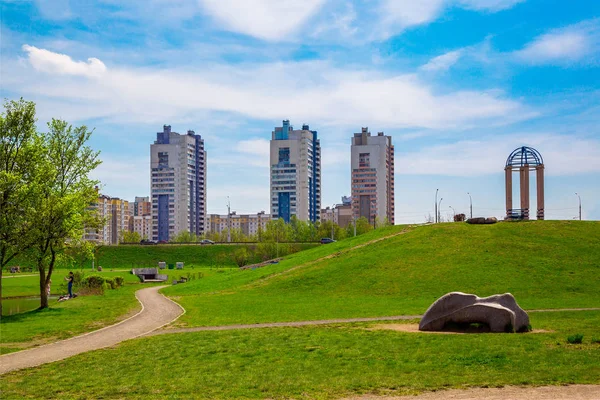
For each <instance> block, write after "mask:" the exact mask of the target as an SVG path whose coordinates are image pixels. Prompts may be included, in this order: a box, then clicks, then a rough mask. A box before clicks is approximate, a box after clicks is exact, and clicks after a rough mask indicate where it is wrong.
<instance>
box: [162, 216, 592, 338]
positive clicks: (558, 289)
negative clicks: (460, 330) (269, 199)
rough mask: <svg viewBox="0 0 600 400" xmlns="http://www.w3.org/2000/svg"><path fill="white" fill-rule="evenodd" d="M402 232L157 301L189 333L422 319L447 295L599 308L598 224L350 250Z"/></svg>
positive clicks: (494, 230)
mask: <svg viewBox="0 0 600 400" xmlns="http://www.w3.org/2000/svg"><path fill="white" fill-rule="evenodd" d="M402 229H405V228H403V227H392V228H388V230H387V231H376V232H372V233H371V234H370V236H369V235H364V237H358V238H353V239H351V240H344V241H340V242H338V243H334V244H332V245H327V246H321V247H319V248H316V249H312V250H307V251H304V252H301V253H297V254H294V255H291V256H289V257H287V258H286V260H284V261H283V262H282V263H280V264H278V265H272V266H268V267H264V268H261V269H256V270H253V271H232V272H229V273H227V274H221V275H215V276H214V277H212V278H210V279H206V280H203V281H196V282H192V283H190V284H189V285H182V286H175V287H169V288H166V289H164V290H163V292H164V293H165V294H167V295H169V296H173V297H174V298H175V299H176V300H177V301H178V302H179V303H180V304H181V305H182V306H183V307H184V308H185V309H186V314H185V315H184V316H182V317H181V318H180V320H179V321H178V323H179V324H187V325H189V326H206V325H224V324H237V323H257V322H278V321H296V320H307V319H329V318H351V317H374V316H389V315H413V314H422V313H423V312H424V311H425V310H426V309H427V307H428V306H429V305H430V304H431V303H432V302H433V301H434V300H435V299H437V298H439V297H440V296H442V295H443V294H445V293H448V292H451V291H462V292H467V293H475V294H477V295H479V296H488V295H492V294H497V293H505V292H510V293H512V294H513V295H515V297H516V299H517V301H518V303H519V304H520V305H521V306H522V307H523V308H526V309H537V308H570V307H600V297H599V296H598V293H600V274H599V272H600V223H597V222H579V221H574V222H571V221H539V222H528V223H499V224H495V225H468V224H439V225H432V226H419V227H413V228H411V229H409V230H408V232H406V233H405V234H403V235H398V236H395V237H393V238H389V239H386V240H383V241H380V242H377V243H373V244H371V245H369V246H366V247H363V248H360V249H355V250H352V247H353V246H354V245H356V244H357V243H360V242H364V241H365V240H368V239H372V238H375V237H381V236H384V235H389V234H390V233H393V232H400V230H402ZM330 246H331V247H330ZM327 254H333V255H334V256H333V257H331V258H328V259H323V260H319V258H321V257H322V256H325V255H327ZM298 266H300V268H296V269H292V268H293V267H298ZM287 270H290V271H289V272H286V271H287Z"/></svg>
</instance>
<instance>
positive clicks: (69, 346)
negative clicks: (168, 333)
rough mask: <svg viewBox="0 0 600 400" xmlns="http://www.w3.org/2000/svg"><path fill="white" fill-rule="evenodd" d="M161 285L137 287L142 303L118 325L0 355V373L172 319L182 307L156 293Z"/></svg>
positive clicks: (117, 339)
mask: <svg viewBox="0 0 600 400" xmlns="http://www.w3.org/2000/svg"><path fill="white" fill-rule="evenodd" d="M163 287H165V286H154V287H149V288H146V289H141V290H138V291H137V292H136V293H135V296H136V297H137V299H138V301H139V302H140V303H141V304H142V311H140V312H139V313H137V314H136V315H134V316H133V317H131V318H128V319H126V320H124V321H121V322H119V323H118V324H115V325H111V326H107V327H105V328H102V329H99V330H97V331H93V332H90V333H86V334H84V335H81V336H76V337H73V338H70V339H66V340H62V341H60V342H56V343H51V344H47V345H44V346H40V347H35V348H32V349H29V350H24V351H19V352H16V353H10V354H5V355H3V356H0V375H2V374H5V373H7V372H10V371H14V370H17V369H21V368H29V367H35V366H37V365H41V364H46V363H49V362H54V361H59V360H63V359H65V358H68V357H72V356H74V355H76V354H79V353H84V352H87V351H90V350H97V349H101V348H104V347H109V346H113V345H115V344H117V343H119V342H122V341H124V340H128V339H133V338H135V337H138V336H142V335H145V334H147V333H149V332H152V331H153V330H155V329H158V328H160V327H162V326H164V325H166V324H168V323H170V322H173V321H174V320H175V319H177V318H178V317H179V316H180V315H181V314H183V313H184V310H183V308H182V307H181V306H180V305H179V304H177V303H175V302H173V301H172V300H169V299H167V298H166V297H165V296H163V295H162V294H160V293H158V290H159V289H161V288H163Z"/></svg>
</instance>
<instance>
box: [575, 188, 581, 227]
mask: <svg viewBox="0 0 600 400" xmlns="http://www.w3.org/2000/svg"><path fill="white" fill-rule="evenodd" d="M575 195H576V196H577V198H578V199H579V220H580V221H581V196H579V193H577V192H575Z"/></svg>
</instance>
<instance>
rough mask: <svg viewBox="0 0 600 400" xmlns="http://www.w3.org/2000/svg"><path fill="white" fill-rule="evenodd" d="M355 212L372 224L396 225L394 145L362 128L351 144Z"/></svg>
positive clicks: (355, 214) (357, 216)
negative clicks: (387, 222)
mask: <svg viewBox="0 0 600 400" xmlns="http://www.w3.org/2000/svg"><path fill="white" fill-rule="evenodd" d="M351 171H352V172H351V173H352V176H351V182H352V212H353V214H354V216H355V217H356V218H360V217H365V218H367V219H368V220H369V222H370V223H375V221H376V220H380V221H384V220H386V219H387V220H388V221H389V223H391V224H394V209H395V208H394V146H393V145H392V137H391V136H386V135H384V133H383V132H379V133H377V136H371V132H369V128H362V130H361V132H360V133H355V134H354V136H353V137H352V145H351Z"/></svg>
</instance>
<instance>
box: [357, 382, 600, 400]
mask: <svg viewBox="0 0 600 400" xmlns="http://www.w3.org/2000/svg"><path fill="white" fill-rule="evenodd" d="M442 399H444V400H506V399H531V400H599V399H600V385H569V386H539V387H521V386H505V387H501V388H475V389H450V390H440V391H437V392H428V393H423V394H421V395H418V396H371V395H366V396H360V397H349V398H347V399H346V400H442Z"/></svg>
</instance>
